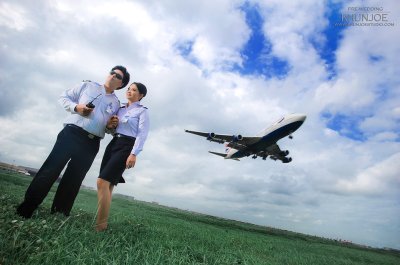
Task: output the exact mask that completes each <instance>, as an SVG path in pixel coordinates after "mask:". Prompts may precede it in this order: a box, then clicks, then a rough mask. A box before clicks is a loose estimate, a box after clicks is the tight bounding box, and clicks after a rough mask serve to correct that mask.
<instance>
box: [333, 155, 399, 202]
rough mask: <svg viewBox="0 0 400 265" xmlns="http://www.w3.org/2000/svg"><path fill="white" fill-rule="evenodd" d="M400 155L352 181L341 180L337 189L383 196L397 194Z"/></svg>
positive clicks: (375, 166)
mask: <svg viewBox="0 0 400 265" xmlns="http://www.w3.org/2000/svg"><path fill="white" fill-rule="evenodd" d="M399 161H400V153H397V154H394V155H392V156H391V157H389V158H387V159H385V160H384V161H382V162H379V163H377V164H375V165H373V166H371V167H369V168H367V169H366V170H364V171H363V172H361V173H359V174H357V176H356V177H355V179H352V180H339V181H338V183H337V189H338V190H341V191H343V192H347V193H351V194H354V193H361V194H367V195H369V194H373V195H381V196H382V195H383V194H387V193H388V192H391V193H394V194H395V193H397V192H398V190H399V187H400V173H399V172H400V164H399Z"/></svg>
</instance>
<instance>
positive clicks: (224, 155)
mask: <svg viewBox="0 0 400 265" xmlns="http://www.w3.org/2000/svg"><path fill="white" fill-rule="evenodd" d="M208 152H209V153H211V154H214V155H217V156H222V157H223V158H225V157H226V154H222V153H217V152H213V151H208Z"/></svg>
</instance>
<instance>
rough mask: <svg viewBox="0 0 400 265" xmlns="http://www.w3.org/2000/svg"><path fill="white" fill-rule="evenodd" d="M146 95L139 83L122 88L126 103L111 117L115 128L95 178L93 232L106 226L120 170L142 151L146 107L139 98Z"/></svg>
mask: <svg viewBox="0 0 400 265" xmlns="http://www.w3.org/2000/svg"><path fill="white" fill-rule="evenodd" d="M146 94H147V88H146V86H145V85H143V84H141V83H136V82H134V83H132V84H131V85H130V86H129V88H128V90H127V91H126V98H127V99H128V103H127V104H124V105H123V106H122V107H121V108H120V109H119V110H118V113H117V116H114V117H113V118H112V121H111V122H112V124H113V126H114V127H116V130H115V133H114V138H113V139H112V140H111V142H110V143H109V144H108V146H107V148H106V150H105V152H104V156H103V160H102V162H101V167H100V175H99V177H98V179H97V199H98V211H97V220H96V231H103V230H105V229H107V220H108V215H109V211H110V205H111V194H112V191H113V188H114V186H116V185H117V184H118V183H125V180H124V178H123V177H122V173H123V172H124V170H125V169H129V168H132V167H134V166H135V163H136V157H137V155H138V154H139V153H140V151H142V149H143V145H144V142H145V141H146V138H147V134H148V131H149V116H148V111H147V108H146V107H144V106H143V105H141V104H140V100H141V99H142V98H143V97H145V96H146Z"/></svg>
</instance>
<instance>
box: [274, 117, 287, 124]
mask: <svg viewBox="0 0 400 265" xmlns="http://www.w3.org/2000/svg"><path fill="white" fill-rule="evenodd" d="M284 119H285V117H282V118H280V119H279V120H277V121H276V122H275V124H278V123H281V122H282V121H283V120H284Z"/></svg>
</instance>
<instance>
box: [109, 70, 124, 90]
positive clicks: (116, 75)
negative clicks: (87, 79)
mask: <svg viewBox="0 0 400 265" xmlns="http://www.w3.org/2000/svg"><path fill="white" fill-rule="evenodd" d="M123 78H124V74H123V73H122V71H121V70H118V69H114V70H112V71H111V72H110V74H109V75H108V77H107V80H106V85H108V87H110V88H111V89H113V90H115V89H118V88H120V87H121V86H122V79H123Z"/></svg>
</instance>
